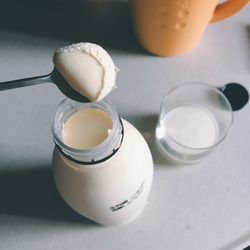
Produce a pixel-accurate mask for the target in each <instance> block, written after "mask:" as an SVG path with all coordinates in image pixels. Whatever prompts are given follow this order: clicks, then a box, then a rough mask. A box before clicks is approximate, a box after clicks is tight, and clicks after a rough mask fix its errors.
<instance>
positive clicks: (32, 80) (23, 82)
mask: <svg viewBox="0 0 250 250" xmlns="http://www.w3.org/2000/svg"><path fill="white" fill-rule="evenodd" d="M48 82H51V74H47V75H42V76H34V77H29V78H24V79H18V80H13V81H7V82H0V91H2V90H7V89H14V88H20V87H25V86H30V85H36V84H41V83H48Z"/></svg>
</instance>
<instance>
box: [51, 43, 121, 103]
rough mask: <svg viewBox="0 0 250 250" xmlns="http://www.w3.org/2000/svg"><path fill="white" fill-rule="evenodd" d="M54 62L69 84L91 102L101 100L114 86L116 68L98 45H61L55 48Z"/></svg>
mask: <svg viewBox="0 0 250 250" xmlns="http://www.w3.org/2000/svg"><path fill="white" fill-rule="evenodd" d="M53 62H54V65H55V67H56V68H57V69H58V71H59V72H60V73H61V74H62V75H63V77H64V78H65V80H66V81H67V82H68V83H69V85H70V86H71V87H72V88H73V89H74V90H76V91H77V92H78V93H80V94H82V95H83V96H85V97H87V98H88V99H90V101H92V102H96V101H99V100H101V99H103V98H104V97H105V96H106V95H108V94H109V92H110V91H111V90H112V89H113V88H114V87H115V85H116V73H117V71H118V70H117V67H116V66H115V64H114V62H113V60H112V58H111V57H110V55H109V54H108V53H107V51H106V50H104V49H103V48H102V47H101V46H99V45H97V44H93V43H83V42H82V43H77V44H72V45H69V46H65V47H62V48H60V49H58V50H56V51H55V53H54V57H53Z"/></svg>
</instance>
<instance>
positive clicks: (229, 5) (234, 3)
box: [210, 0, 250, 23]
mask: <svg viewBox="0 0 250 250" xmlns="http://www.w3.org/2000/svg"><path fill="white" fill-rule="evenodd" d="M249 3H250V0H228V1H226V2H224V3H221V4H218V6H217V7H216V9H215V11H214V14H213V17H212V19H211V21H210V23H215V22H218V21H221V20H223V19H225V18H228V17H230V16H232V15H234V14H235V13H237V12H239V11H240V10H241V9H242V8H244V7H245V6H247V4H249Z"/></svg>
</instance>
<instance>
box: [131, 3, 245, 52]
mask: <svg viewBox="0 0 250 250" xmlns="http://www.w3.org/2000/svg"><path fill="white" fill-rule="evenodd" d="M130 2H131V7H132V14H133V20H134V27H135V31H136V34H137V37H138V40H139V42H140V43H141V44H142V46H143V47H144V48H145V49H146V50H148V51H150V52H151V53H153V54H156V55H160V56H175V55H179V54H182V53H185V52H187V51H189V50H191V49H192V48H193V47H195V45H196V44H197V43H198V42H199V40H200V38H201V36H202V34H203V32H204V31H205V29H206V27H207V25H208V24H209V23H211V22H217V21H220V20H223V19H225V18H227V17H229V16H232V15H233V14H235V13H236V12H238V11H240V10H241V9H242V8H243V7H244V6H246V5H247V4H248V2H249V0H228V1H226V2H223V3H221V4H219V3H218V2H219V0H131V1H130Z"/></svg>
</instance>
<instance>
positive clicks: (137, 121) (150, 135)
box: [125, 114, 180, 167]
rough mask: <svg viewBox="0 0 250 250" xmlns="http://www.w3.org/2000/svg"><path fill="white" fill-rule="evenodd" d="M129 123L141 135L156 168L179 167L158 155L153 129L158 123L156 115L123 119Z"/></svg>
mask: <svg viewBox="0 0 250 250" xmlns="http://www.w3.org/2000/svg"><path fill="white" fill-rule="evenodd" d="M125 118H126V119H127V120H128V121H129V122H131V123H132V124H133V125H134V126H135V127H136V128H137V129H138V130H139V131H140V132H141V133H142V135H143V137H144V138H145V140H146V141H147V143H148V145H149V148H150V150H151V153H152V156H153V161H154V163H155V164H157V165H158V166H163V167H179V166H180V165H177V164H174V163H173V162H171V161H169V160H167V159H165V158H164V157H163V156H162V154H161V153H160V151H159V149H158V147H157V145H156V142H155V128H156V124H157V121H158V115H157V114H152V115H141V116H139V115H138V116H128V117H125Z"/></svg>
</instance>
